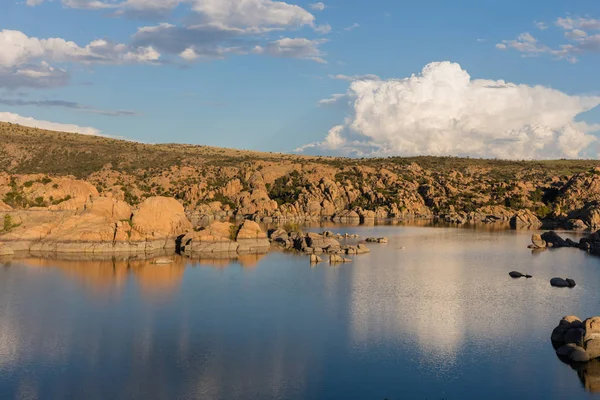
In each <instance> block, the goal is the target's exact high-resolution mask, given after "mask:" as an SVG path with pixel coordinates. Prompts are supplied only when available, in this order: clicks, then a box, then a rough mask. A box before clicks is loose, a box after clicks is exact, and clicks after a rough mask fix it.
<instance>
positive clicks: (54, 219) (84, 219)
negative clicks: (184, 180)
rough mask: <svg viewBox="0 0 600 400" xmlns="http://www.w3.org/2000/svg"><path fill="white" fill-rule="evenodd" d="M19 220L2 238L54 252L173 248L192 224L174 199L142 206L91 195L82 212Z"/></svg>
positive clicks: (27, 215)
mask: <svg viewBox="0 0 600 400" xmlns="http://www.w3.org/2000/svg"><path fill="white" fill-rule="evenodd" d="M15 218H21V219H20V222H21V224H20V225H19V226H17V227H15V228H13V229H11V230H10V232H8V233H6V234H4V235H2V236H0V241H2V242H5V243H10V244H11V246H12V245H13V244H14V246H15V248H16V249H18V250H30V251H35V252H42V253H44V252H54V253H120V252H150V251H155V250H158V249H174V248H175V239H176V237H177V236H179V235H180V234H183V233H185V232H187V231H188V230H190V229H191V228H192V226H191V223H190V222H189V221H188V220H187V219H186V217H185V213H184V210H183V206H182V205H181V204H180V203H179V202H177V201H176V200H174V199H172V198H166V197H156V198H149V199H147V200H146V201H144V202H143V203H142V204H141V205H140V207H139V209H137V210H132V209H131V207H130V206H129V205H128V204H127V203H125V202H123V201H120V200H116V199H112V198H106V197H91V198H88V199H87V200H86V202H85V203H84V204H83V206H82V208H81V210H79V211H54V212H52V211H51V212H39V213H36V214H32V213H22V214H19V213H17V214H16V215H15Z"/></svg>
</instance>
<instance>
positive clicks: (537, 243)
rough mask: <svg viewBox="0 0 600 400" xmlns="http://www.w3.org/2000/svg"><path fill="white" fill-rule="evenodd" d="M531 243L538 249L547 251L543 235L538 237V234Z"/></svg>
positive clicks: (533, 236) (532, 237) (532, 238)
mask: <svg viewBox="0 0 600 400" xmlns="http://www.w3.org/2000/svg"><path fill="white" fill-rule="evenodd" d="M531 243H532V244H533V246H534V247H535V248H536V249H545V248H546V241H545V240H544V239H542V236H541V235H538V234H534V235H532V236H531Z"/></svg>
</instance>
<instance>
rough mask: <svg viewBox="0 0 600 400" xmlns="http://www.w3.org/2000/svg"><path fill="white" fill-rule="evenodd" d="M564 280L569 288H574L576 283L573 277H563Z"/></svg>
mask: <svg viewBox="0 0 600 400" xmlns="http://www.w3.org/2000/svg"><path fill="white" fill-rule="evenodd" d="M565 281H567V284H568V285H569V287H570V288H574V287H575V286H577V284H576V283H575V281H574V280H573V279H569V278H567V279H565Z"/></svg>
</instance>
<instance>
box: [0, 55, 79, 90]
mask: <svg viewBox="0 0 600 400" xmlns="http://www.w3.org/2000/svg"><path fill="white" fill-rule="evenodd" d="M69 79H70V76H69V73H68V72H67V71H65V70H64V69H60V68H55V67H53V66H51V65H50V64H48V63H47V62H45V61H42V62H41V63H40V64H38V65H32V64H22V65H19V66H14V67H2V66H0V87H4V88H10V89H15V88H18V87H31V88H50V87H58V86H64V85H66V84H67V83H68V82H69Z"/></svg>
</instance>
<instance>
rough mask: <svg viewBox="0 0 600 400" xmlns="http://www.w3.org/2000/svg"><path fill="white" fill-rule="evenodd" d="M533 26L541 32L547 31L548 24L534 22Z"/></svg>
mask: <svg viewBox="0 0 600 400" xmlns="http://www.w3.org/2000/svg"><path fill="white" fill-rule="evenodd" d="M534 24H535V27H536V28H538V29H539V30H541V31H545V30H546V29H548V24H547V23H545V22H538V21H534Z"/></svg>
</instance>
